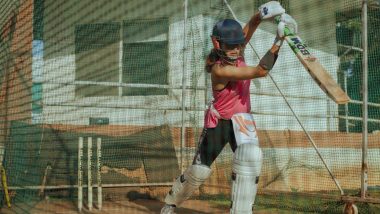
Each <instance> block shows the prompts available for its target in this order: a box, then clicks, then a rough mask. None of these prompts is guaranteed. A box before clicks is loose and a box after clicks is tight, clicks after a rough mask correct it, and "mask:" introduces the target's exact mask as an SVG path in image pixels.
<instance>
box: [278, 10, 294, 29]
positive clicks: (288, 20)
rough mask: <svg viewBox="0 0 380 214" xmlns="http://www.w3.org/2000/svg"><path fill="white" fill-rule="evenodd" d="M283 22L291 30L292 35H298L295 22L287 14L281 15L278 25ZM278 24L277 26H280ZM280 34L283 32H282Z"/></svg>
mask: <svg viewBox="0 0 380 214" xmlns="http://www.w3.org/2000/svg"><path fill="white" fill-rule="evenodd" d="M281 22H283V23H285V25H286V26H287V27H288V28H289V30H291V32H292V33H294V34H297V33H298V25H297V22H296V20H294V19H293V17H291V16H290V15H289V14H286V13H284V14H282V15H281V18H280V23H281ZM280 23H279V24H280ZM282 32H284V31H283V30H282Z"/></svg>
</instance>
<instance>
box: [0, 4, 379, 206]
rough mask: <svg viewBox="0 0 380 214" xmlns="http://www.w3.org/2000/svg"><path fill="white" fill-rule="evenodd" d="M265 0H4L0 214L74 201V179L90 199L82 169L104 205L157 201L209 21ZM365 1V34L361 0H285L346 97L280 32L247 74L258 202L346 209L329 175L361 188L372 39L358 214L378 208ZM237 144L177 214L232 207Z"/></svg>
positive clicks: (196, 101) (197, 98)
mask: <svg viewBox="0 0 380 214" xmlns="http://www.w3.org/2000/svg"><path fill="white" fill-rule="evenodd" d="M265 2H267V0H252V1H246V0H230V1H224V0H207V1H205V0H192V1H174V0H173V1H170V0H155V1H147V0H129V1H123V0H113V1H106V0H97V1H90V0H81V1H74V0H66V1H56V0H0V11H1V12H0V84H1V91H0V105H1V107H0V155H1V156H0V158H1V159H0V160H2V162H1V163H2V167H3V168H4V169H5V170H4V171H5V174H4V173H3V176H2V178H3V180H6V181H7V182H6V183H7V186H8V188H5V183H4V182H3V185H2V191H1V201H2V208H1V209H2V210H1V212H4V213H42V212H47V213H49V212H52V213H54V212H57V213H59V212H62V213H68V212H69V211H73V212H74V211H76V210H77V209H78V206H77V204H78V203H80V202H79V200H78V189H79V187H80V185H79V183H80V181H82V183H83V203H84V204H85V208H84V209H89V204H88V202H87V198H90V197H92V196H91V193H90V192H89V191H88V190H87V185H88V183H87V182H88V180H92V183H93V184H92V185H93V187H94V188H93V189H94V192H93V193H92V194H93V198H94V202H95V204H96V203H97V197H101V198H102V200H103V211H105V212H107V210H108V211H110V210H114V211H115V210H116V211H115V213H118V212H119V213H149V212H155V213H158V212H159V210H160V207H161V206H162V205H163V202H162V201H163V198H164V197H165V194H166V193H167V192H168V191H169V189H170V186H171V184H172V182H173V181H174V179H175V178H176V177H177V176H179V175H180V174H181V172H182V171H183V170H184V169H186V168H187V166H189V165H190V164H191V163H192V160H193V156H194V154H195V151H196V148H197V145H198V139H199V137H200V134H201V132H202V130H203V117H204V111H205V109H206V106H207V105H208V103H209V102H210V101H211V100H212V90H211V77H210V74H208V73H207V72H206V71H205V69H204V62H205V58H206V57H207V55H208V53H209V52H210V50H211V48H212V43H211V40H210V35H211V31H212V27H213V25H214V24H215V23H216V22H217V21H218V20H220V19H224V18H234V17H233V16H234V14H236V16H237V18H238V20H239V22H240V23H241V24H242V25H244V24H245V23H246V22H248V21H249V19H250V17H251V16H252V15H253V14H254V13H255V12H256V11H257V8H258V7H259V6H260V5H261V4H263V3H265ZM367 2H368V10H367V13H366V15H367V17H368V24H367V28H368V37H367V38H362V29H363V22H362V21H363V19H362V17H361V14H362V1H359V0H337V1H318V0H309V1H290V0H281V1H280V3H281V4H282V6H283V7H284V8H285V9H286V11H287V13H289V14H290V15H292V16H293V17H294V18H295V19H296V20H297V22H298V29H299V36H300V37H301V38H302V39H303V40H304V42H306V44H308V46H309V47H308V48H309V49H310V51H311V52H312V54H313V55H315V56H316V57H317V58H318V60H319V61H320V62H321V64H322V65H323V66H324V67H325V68H326V70H327V71H328V72H329V73H330V74H331V75H332V77H333V78H334V79H335V80H336V81H337V82H338V83H339V85H340V86H341V88H342V89H343V90H344V91H346V93H347V94H348V96H349V97H350V98H351V101H350V102H349V103H348V104H343V105H337V104H336V103H334V102H333V101H332V100H331V99H329V98H328V97H327V96H326V95H325V94H324V93H323V91H322V90H321V89H320V88H319V86H318V85H317V84H316V83H315V81H314V80H313V79H312V78H311V76H310V75H309V74H308V72H307V71H306V70H305V68H304V67H303V66H302V64H301V63H300V61H299V60H298V59H297V57H296V56H295V54H294V53H293V52H292V50H291V49H290V47H289V46H288V45H287V44H284V45H283V47H282V49H281V50H280V53H279V58H278V60H277V63H276V65H275V67H274V68H273V70H272V71H271V72H270V75H271V77H269V76H268V77H265V78H260V79H254V80H252V81H251V88H250V93H251V103H252V114H253V116H254V118H255V120H256V124H257V128H258V133H259V139H260V146H261V148H262V150H263V153H264V163H263V169H262V172H261V175H260V181H259V193H258V197H257V198H256V203H255V204H256V209H257V210H258V211H261V210H262V211H263V212H267V213H276V212H284V213H287V212H289V213H296V212H299V213H303V212H311V213H341V211H342V208H343V205H344V204H345V202H346V201H342V200H341V198H340V196H341V191H340V190H339V187H341V188H342V190H343V191H344V195H345V196H352V197H353V198H354V197H356V198H357V197H360V191H361V176H362V142H363V140H362V138H363V134H362V130H363V120H364V119H365V120H364V121H366V120H367V118H363V107H362V106H363V105H362V104H363V69H362V61H363V45H362V40H363V39H367V41H368V120H367V124H368V133H369V134H368V153H367V159H368V165H367V168H368V174H367V175H368V181H367V182H366V185H367V186H368V187H367V189H368V191H367V198H369V199H368V200H362V201H361V202H355V203H356V204H357V206H358V207H359V210H360V212H363V213H376V212H380V208H379V206H378V205H377V204H378V203H379V201H378V200H375V199H373V198H376V197H377V198H378V197H379V195H380V194H379V192H380V165H379V162H380V108H379V107H380V99H379V98H380V88H379V87H378V85H379V83H380V75H379V72H380V69H379V66H378V65H379V64H378V63H379V60H380V52H379V50H380V31H379V29H380V6H379V4H380V3H379V1H375V0H369V1H367ZM275 32H276V25H275V24H274V22H273V21H265V22H262V23H261V24H260V26H259V28H258V29H257V31H256V32H255V34H254V36H253V38H252V39H251V42H250V43H251V46H249V45H248V46H247V48H246V50H245V59H246V62H247V64H249V65H253V66H255V65H257V64H258V62H259V60H260V57H261V56H263V55H264V54H265V53H266V51H267V50H268V49H269V48H270V47H271V45H272V43H273V40H274V38H275ZM274 83H276V84H277V85H278V87H279V88H280V90H281V93H282V94H283V95H284V96H285V98H286V100H287V101H288V103H289V105H290V107H291V109H292V110H293V111H294V112H295V114H296V115H297V116H298V117H299V119H300V122H301V124H302V125H303V126H304V127H305V129H306V130H307V132H308V133H309V134H310V136H311V137H312V139H313V140H314V142H315V143H316V145H317V147H318V152H320V154H321V156H322V157H323V160H324V161H325V162H326V163H327V165H328V167H329V168H330V169H331V172H332V174H333V175H334V176H335V178H336V180H337V181H339V185H336V183H335V182H334V180H333V179H332V178H331V175H330V174H329V172H328V170H327V169H326V167H325V165H324V164H323V162H322V160H321V158H320V157H319V156H318V154H317V152H316V150H315V149H314V148H313V146H312V144H311V143H310V140H309V139H308V138H307V135H306V133H305V132H304V131H303V130H302V128H301V126H300V124H299V122H298V121H297V119H296V117H295V115H294V114H293V113H292V111H291V109H290V108H289V106H288V105H287V103H286V102H285V100H284V97H283V96H282V95H281V93H280V92H279V90H278V89H277V88H276V87H275V84H274ZM98 138H99V139H100V140H101V144H97V141H98ZM89 139H92V143H91V145H92V148H91V147H90V148H89V147H88V145H89V144H88V140H89ZM80 141H82V142H83V148H80V146H79V144H80V143H79V142H80ZM98 145H100V146H101V147H98ZM98 148H100V149H99V150H98ZM232 156H233V153H232V151H231V149H230V147H229V146H228V145H227V146H226V147H225V148H224V150H223V152H222V153H221V154H220V155H219V157H218V158H217V159H216V161H215V163H214V164H213V165H212V169H213V174H212V176H211V177H210V178H209V179H208V180H207V181H206V183H205V184H204V185H202V186H201V187H200V188H199V190H198V191H196V193H195V194H194V195H193V196H192V197H191V200H190V201H188V202H187V203H185V205H184V206H185V208H182V209H184V210H182V211H183V213H186V212H188V213H190V212H196V213H220V212H225V213H227V212H228V209H229V203H230V202H229V198H230V190H231V160H232ZM89 161H90V162H89ZM80 175H82V176H80ZM78 177H79V178H78ZM100 184H101V186H102V187H103V192H102V195H98V189H97V188H96V187H97V186H98V185H100ZM6 189H8V194H5V192H6V191H5V190H6ZM6 196H7V197H8V198H9V200H7V199H6V198H7V197H6ZM372 199H373V200H372ZM139 200H144V201H143V202H140V206H142V207H143V208H141V207H140V208H139V207H138V206H137V205H139ZM116 201H118V202H120V201H121V202H120V203H119V204H118V203H116ZM123 201H127V202H125V203H126V205H125V207H123V206H120V204H123V203H124V202H123ZM199 201H200V202H202V203H200V202H199ZM8 202H10V204H11V206H12V207H11V208H8V207H7V203H8ZM149 203H151V204H152V205H149ZM199 203H200V205H199ZM97 206H99V204H98V205H97ZM115 207H118V208H117V209H119V210H117V209H116V208H115ZM136 207H137V208H136ZM94 209H95V208H94ZM139 209H140V210H139ZM138 210H139V211H138ZM144 210H145V211H146V210H147V211H146V212H145V211H144ZM180 213H181V212H180Z"/></svg>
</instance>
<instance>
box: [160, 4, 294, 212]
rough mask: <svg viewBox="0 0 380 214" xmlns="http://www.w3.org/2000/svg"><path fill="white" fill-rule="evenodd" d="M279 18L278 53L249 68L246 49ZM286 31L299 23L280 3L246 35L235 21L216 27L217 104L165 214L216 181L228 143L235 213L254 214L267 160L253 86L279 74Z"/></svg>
mask: <svg viewBox="0 0 380 214" xmlns="http://www.w3.org/2000/svg"><path fill="white" fill-rule="evenodd" d="M278 15H281V16H284V19H282V21H281V22H280V24H279V25H278V29H277V36H276V38H275V40H274V44H273V46H272V48H271V49H270V50H269V51H268V52H267V53H266V54H265V55H264V56H263V58H262V59H261V60H260V62H259V65H257V66H247V65H246V64H245V62H244V48H245V46H246V44H247V43H248V41H249V40H250V39H251V37H252V35H253V33H254V32H255V30H256V29H257V27H258V25H259V24H260V22H261V21H262V20H265V19H270V18H273V17H275V16H278ZM285 17H286V18H285ZM285 25H287V26H289V27H292V28H294V29H296V28H297V27H296V26H297V24H296V23H295V21H294V20H293V19H292V18H291V17H290V16H289V15H287V14H285V10H284V8H282V7H281V5H280V4H279V3H278V2H275V1H271V2H268V3H266V4H264V5H262V6H260V7H259V12H258V13H257V14H255V15H254V16H252V18H251V19H250V21H249V23H248V24H247V25H246V26H245V27H244V29H242V27H241V26H240V24H239V23H238V22H236V21H235V20H232V19H225V20H222V21H219V22H217V23H216V24H215V26H214V28H213V31H212V35H211V40H212V43H213V46H214V48H213V49H212V50H211V52H210V54H209V55H208V57H207V60H206V70H207V72H209V73H210V74H211V80H212V89H213V98H214V100H213V101H212V103H211V104H210V106H209V108H208V110H207V111H206V114H205V120H204V130H203V133H202V135H201V137H200V140H199V145H198V150H197V152H196V154H195V157H194V160H193V164H192V165H191V166H190V167H189V168H187V169H186V170H185V172H184V173H183V174H182V175H180V176H179V177H178V178H177V179H176V181H175V182H174V184H173V186H172V188H171V190H170V191H169V193H168V194H167V196H166V198H165V203H166V205H165V206H164V207H163V208H162V210H161V214H171V213H174V210H175V208H176V207H178V206H180V205H181V203H182V202H183V201H185V200H186V199H188V198H189V197H190V196H191V195H192V193H193V192H194V190H196V189H198V187H199V186H200V185H201V184H202V183H203V182H204V181H205V180H206V179H207V178H208V177H210V175H211V168H210V166H211V164H212V163H213V162H214V160H215V159H216V157H217V156H218V155H219V154H220V152H221V151H222V150H223V148H224V146H225V145H226V144H227V143H229V144H230V146H231V148H232V151H233V152H234V157H233V165H232V191H231V209H230V213H233V214H248V213H252V209H253V204H254V200H255V196H256V192H257V183H258V181H259V175H260V171H261V165H262V159H263V154H262V151H261V149H260V147H259V139H258V138H257V133H256V125H255V121H254V119H253V117H252V115H251V114H250V111H251V103H250V92H249V88H250V80H251V79H254V78H259V77H265V76H266V75H267V73H268V72H269V71H270V70H271V69H272V68H273V66H274V64H275V62H276V59H277V56H278V52H279V50H280V46H281V45H282V43H283V38H284V35H283V32H284V26H285Z"/></svg>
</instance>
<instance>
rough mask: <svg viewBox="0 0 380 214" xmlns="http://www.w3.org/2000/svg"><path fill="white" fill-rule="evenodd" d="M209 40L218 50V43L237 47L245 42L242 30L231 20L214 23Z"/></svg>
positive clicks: (237, 23)
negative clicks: (210, 39)
mask: <svg viewBox="0 0 380 214" xmlns="http://www.w3.org/2000/svg"><path fill="white" fill-rule="evenodd" d="M211 38H212V43H213V45H214V47H215V48H216V49H220V43H224V44H227V45H237V44H244V42H245V37H244V34H243V28H242V27H241V25H240V24H239V22H237V21H235V20H233V19H224V20H222V21H219V22H218V23H216V24H215V25H214V28H213V29H212V35H211Z"/></svg>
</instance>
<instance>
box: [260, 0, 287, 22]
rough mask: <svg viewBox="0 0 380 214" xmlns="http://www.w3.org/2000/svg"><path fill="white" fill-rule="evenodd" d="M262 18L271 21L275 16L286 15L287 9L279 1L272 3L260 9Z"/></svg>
mask: <svg viewBox="0 0 380 214" xmlns="http://www.w3.org/2000/svg"><path fill="white" fill-rule="evenodd" d="M259 13H260V18H261V19H262V20H263V19H270V18H273V17H275V16H278V15H281V14H283V13H285V9H284V8H283V7H282V6H281V4H280V2H278V1H270V2H267V3H265V4H263V5H261V6H260V7H259Z"/></svg>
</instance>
